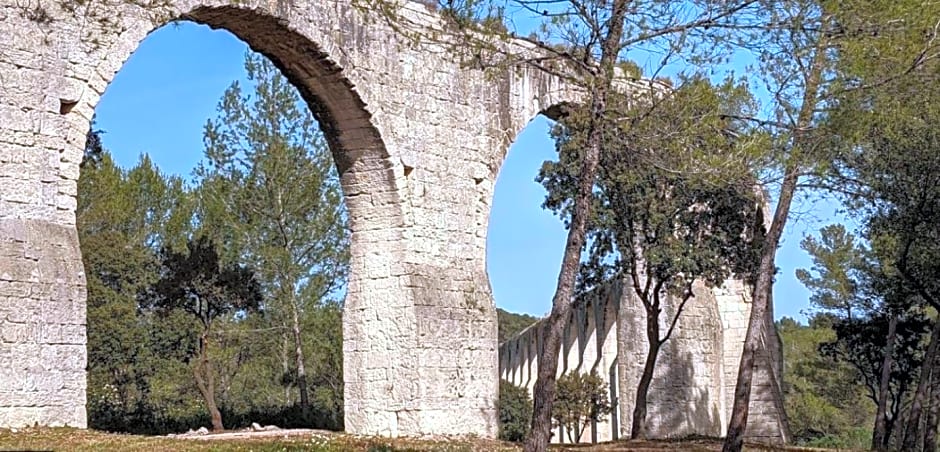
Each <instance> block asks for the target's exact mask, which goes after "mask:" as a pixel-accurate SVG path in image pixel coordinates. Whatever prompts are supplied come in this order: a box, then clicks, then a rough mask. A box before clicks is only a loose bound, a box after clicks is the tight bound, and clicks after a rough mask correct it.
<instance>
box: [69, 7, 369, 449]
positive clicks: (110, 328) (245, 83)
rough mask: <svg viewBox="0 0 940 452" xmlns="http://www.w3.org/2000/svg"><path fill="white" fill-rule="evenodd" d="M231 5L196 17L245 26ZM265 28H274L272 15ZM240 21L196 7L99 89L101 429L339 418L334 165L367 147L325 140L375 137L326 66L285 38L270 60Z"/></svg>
mask: <svg viewBox="0 0 940 452" xmlns="http://www.w3.org/2000/svg"><path fill="white" fill-rule="evenodd" d="M231 13H232V11H230V10H224V9H223V10H222V11H212V12H211V13H207V12H206V10H204V9H198V10H197V12H196V14H194V15H193V18H194V19H195V18H199V19H202V20H201V21H202V22H209V23H212V24H215V25H216V26H218V27H223V28H224V27H225V23H226V22H225V21H235V22H237V23H238V24H239V25H238V26H239V27H244V28H250V27H249V26H248V25H245V23H250V22H251V20H252V19H251V17H244V16H242V15H239V14H234V15H233V14H231ZM200 14H203V15H202V16H200ZM206 14H208V15H206ZM212 14H218V17H221V18H222V19H219V18H217V17H216V16H214V15H212ZM239 21H240V22H239ZM220 23H221V24H222V25H220ZM254 26H257V27H266V29H267V30H268V31H269V35H277V34H278V33H277V31H278V30H277V29H276V28H275V27H273V26H272V24H270V23H266V22H265V21H264V20H263V19H262V20H261V21H260V23H257V24H254ZM234 31H235V32H237V33H242V36H245V33H247V32H245V31H244V30H243V29H241V28H237V27H236V30H234ZM269 35H266V36H269ZM237 36H238V35H237V34H236V33H232V32H230V31H227V30H216V31H212V30H210V29H209V28H208V27H205V26H203V25H197V24H195V23H193V22H192V21H189V22H183V23H181V24H180V25H178V26H172V27H164V28H162V29H160V30H158V31H157V32H156V33H153V34H150V35H149V37H148V38H147V40H146V41H145V42H144V43H143V44H142V45H141V46H140V48H139V50H138V51H137V52H135V54H134V56H133V57H132V58H131V59H130V60H129V61H128V63H127V64H125V65H124V67H123V68H122V70H121V72H120V74H119V76H118V77H117V80H116V82H115V83H113V84H112V85H111V86H110V87H109V88H108V91H107V92H106V93H105V95H104V97H103V101H102V102H101V104H99V105H98V107H99V108H98V110H99V112H100V113H101V114H100V115H98V116H97V120H96V123H95V125H94V128H95V129H100V130H102V131H103V134H97V135H95V134H93V135H91V136H90V138H91V142H90V143H89V145H90V146H88V147H87V149H86V155H85V157H84V161H83V163H82V170H81V173H82V174H81V176H80V180H79V183H78V187H79V189H78V202H77V211H76V217H77V218H76V220H77V221H76V226H77V229H78V235H79V239H80V241H81V246H82V257H83V261H84V264H85V265H84V266H85V273H86V275H87V283H88V291H87V294H88V295H87V307H88V310H87V325H88V365H87V369H88V386H87V391H88V397H87V400H88V401H87V413H88V424H89V426H90V427H92V428H95V429H101V430H110V431H131V432H135V433H150V434H153V433H167V432H179V431H186V430H187V429H198V428H200V427H210V426H211V427H212V428H213V429H220V428H226V429H231V428H244V427H249V426H251V425H252V424H253V423H258V424H260V425H272V424H273V425H278V426H281V427H317V428H328V429H334V430H338V429H342V428H343V371H342V356H343V355H342V334H341V329H342V325H341V322H342V321H341V316H342V301H343V298H344V294H345V291H346V280H347V268H348V258H347V257H346V256H348V251H349V250H348V235H349V234H348V232H347V222H346V218H345V213H344V208H343V199H342V193H341V189H340V186H339V185H340V183H339V180H338V178H337V175H336V170H337V168H339V169H340V170H344V171H345V173H346V175H347V176H351V175H353V174H354V173H355V169H354V168H353V167H354V166H355V165H356V164H357V163H356V160H357V158H356V157H355V156H349V157H346V158H345V160H343V161H342V162H341V163H339V164H338V165H334V163H333V159H332V158H331V151H333V152H332V154H333V155H344V156H345V154H342V151H337V150H338V149H339V150H346V149H349V147H350V146H363V145H364V144H362V143H357V142H356V139H349V138H348V137H346V139H344V138H343V136H342V133H341V130H342V127H343V125H341V123H338V122H337V120H336V119H335V115H332V114H330V111H329V109H328V108H327V107H325V106H323V105H322V103H321V102H320V101H319V98H318V97H317V96H316V95H315V94H312V93H313V92H314V91H316V90H318V89H321V85H329V84H330V83H331V81H332V79H330V78H328V77H327V78H324V77H323V76H319V78H317V77H315V76H310V78H309V80H304V79H302V78H301V77H299V76H297V74H298V73H299V72H298V71H301V70H307V71H308V72H311V71H313V69H303V67H305V66H310V65H311V64H313V63H311V62H310V61H300V62H291V60H290V58H298V59H301V60H303V59H304V58H303V57H301V56H300V55H286V54H285V53H283V52H279V51H278V50H277V49H275V52H279V53H278V55H279V56H280V57H281V58H282V60H278V61H277V62H273V61H269V60H267V59H265V57H264V56H261V55H260V54H257V53H254V52H250V51H248V49H247V46H246V43H245V41H240V40H239V38H238V37H237ZM248 36H250V35H248ZM275 37H277V36H275ZM279 38H280V39H282V40H288V39H291V38H290V37H289V36H280V37H279ZM249 39H251V38H249ZM294 39H295V40H297V39H302V38H299V37H296V36H295V37H294ZM181 44H188V45H187V47H186V48H184V49H180V48H179V47H180V45H181ZM252 44H254V43H252ZM294 44H295V45H299V44H297V43H294ZM266 45H267V43H266V42H261V43H260V44H259V45H258V46H256V47H262V48H267V47H265V46H266ZM300 50H301V51H303V50H304V49H300ZM306 50H307V51H310V50H311V49H310V48H307V49H306ZM314 56H315V57H318V58H322V56H318V55H314ZM226 58H231V59H234V61H225V59H226ZM284 58H287V60H283V59H284ZM186 59H188V60H189V61H190V63H191V62H193V61H201V62H205V63H207V64H221V65H223V66H224V65H226V63H228V64H229V65H230V66H231V67H228V68H223V69H222V70H220V71H217V72H213V71H212V70H207V69H205V68H204V67H201V65H198V64H197V65H192V66H189V67H186V66H185V62H181V61H180V60H186ZM284 61H287V62H284ZM313 62H314V63H316V62H318V60H313ZM318 64H319V63H318ZM154 65H157V66H163V67H161V68H159V69H160V70H158V71H157V73H153V72H154V68H153V67H148V66H154ZM275 65H276V66H275ZM174 66H175V67H174ZM239 66H243V67H242V68H239ZM161 70H165V72H162V73H160V71H161ZM290 71H293V72H290ZM287 74H293V76H292V77H288V76H287ZM200 77H208V78H211V79H212V80H209V81H201V82H200V81H198V79H199V78H200ZM333 78H337V77H336V76H335V74H334V75H333ZM324 80H325V81H324ZM301 83H302V84H301ZM344 83H347V84H348V82H344ZM298 85H300V86H303V87H305V89H306V91H304V90H298V89H296V88H295V87H296V86H298ZM193 88H195V89H197V90H205V91H208V92H207V93H195V92H191V91H190V92H188V93H187V92H186V90H192V89H193ZM323 89H325V88H323ZM332 89H334V90H335V89H336V87H335V86H334V87H333V88H332ZM148 90H150V94H151V97H150V98H147V97H146V96H147V94H148ZM174 91H176V92H182V93H183V94H182V95H176V96H174V95H168V94H169V93H172V92H174ZM298 91H299V93H298ZM122 98H123V99H124V100H126V101H128V102H123V103H122V102H120V101H121V100H122ZM335 98H341V95H339V94H335V95H334V99H335ZM141 105H145V106H146V108H139V107H140V106H141ZM313 106H316V107H313ZM142 110H143V113H154V112H156V113H157V114H158V115H161V116H162V117H161V118H152V117H151V118H148V117H146V115H143V114H141V113H142ZM190 110H193V111H198V112H199V113H195V114H190ZM311 110H312V111H313V113H310V111H311ZM360 110H361V109H360ZM199 114H201V115H202V117H198V115H199ZM345 114H347V115H350V114H349V113H345ZM362 114H364V115H365V114H367V113H365V112H364V110H362ZM176 116H180V118H177V117H176ZM314 116H316V118H317V119H320V123H321V124H325V125H321V126H320V127H317V121H316V119H314ZM322 118H327V119H328V121H329V122H324V120H323V119H322ZM161 126H162V127H161ZM147 129H151V130H147ZM320 129H324V130H323V131H322V132H321V131H320ZM111 131H114V133H115V135H114V136H113V138H114V139H112V137H111V136H109V135H110V132H111ZM151 131H152V132H154V133H152V134H150V133H149V132H151ZM174 134H179V135H181V137H180V139H178V140H172V139H168V137H169V136H172V135H174ZM128 135H129V136H128ZM357 139H358V140H360V141H361V140H363V139H364V137H363V136H360V137H358V138H357ZM327 141H329V144H327ZM95 145H100V146H99V147H98V148H97V149H95ZM109 150H110V151H111V152H113V153H114V154H112V153H111V152H109ZM161 150H162V151H163V152H160V151H161ZM141 151H149V154H150V155H146V154H144V155H142V156H140V157H139V158H138V157H137V155H138V152H141ZM112 155H117V156H120V157H122V159H121V160H124V161H125V165H124V167H123V168H122V167H121V166H120V165H117V164H115V163H114V157H112ZM180 160H186V161H187V162H186V163H183V162H180ZM163 168H165V169H163ZM348 179H349V178H348V177H347V180H348ZM122 250H123V252H122Z"/></svg>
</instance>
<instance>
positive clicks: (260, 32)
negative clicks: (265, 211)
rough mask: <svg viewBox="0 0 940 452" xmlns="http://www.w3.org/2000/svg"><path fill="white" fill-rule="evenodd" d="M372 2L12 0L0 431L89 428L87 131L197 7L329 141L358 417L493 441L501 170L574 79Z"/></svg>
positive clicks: (4, 26)
mask: <svg viewBox="0 0 940 452" xmlns="http://www.w3.org/2000/svg"><path fill="white" fill-rule="evenodd" d="M367 10H368V9H367V8H357V7H354V6H353V5H351V4H350V2H349V1H348V0H346V1H334V0H292V1H290V2H287V1H284V0H238V1H227V0H226V1H219V0H0V426H6V427H18V426H25V425H32V424H34V423H38V424H40V425H51V426H56V425H71V426H76V427H84V426H85V425H86V422H87V421H86V415H85V397H86V394H85V364H86V351H85V341H86V339H85V277H84V271H83V268H82V261H81V252H80V249H79V243H78V238H77V233H76V229H75V206H76V199H75V196H76V181H77V179H78V176H79V163H80V160H81V158H82V150H83V148H84V144H85V136H86V133H87V132H88V129H89V123H90V121H91V118H92V116H93V114H94V109H95V105H96V104H97V103H98V100H99V99H100V97H101V95H102V93H104V91H105V89H107V87H108V84H109V83H110V82H111V80H112V79H113V77H114V76H115V74H116V73H117V71H118V70H120V68H121V66H122V64H123V63H124V61H125V60H127V58H128V57H129V56H130V54H131V53H132V52H133V51H134V50H135V49H136V48H137V46H138V44H139V43H140V41H141V40H142V39H144V37H146V35H147V34H148V33H150V32H151V31H153V30H155V29H156V28H159V27H161V26H163V25H165V24H167V23H168V22H170V21H173V20H189V21H193V22H197V23H201V24H205V25H208V26H210V27H213V28H222V29H226V30H228V31H230V32H232V33H233V34H235V35H236V36H238V37H239V38H241V39H242V40H244V41H245V42H247V43H248V45H249V46H251V48H252V49H254V50H256V51H258V52H260V53H262V54H264V55H266V56H267V57H268V58H270V59H271V60H272V61H273V62H274V63H275V64H276V65H277V66H278V67H280V68H281V69H282V71H283V72H284V74H285V75H286V76H287V78H288V79H289V80H290V81H291V82H292V83H293V84H294V85H295V86H296V87H297V88H298V89H299V90H300V92H301V94H302V95H303V97H304V98H305V99H306V100H307V101H308V103H309V104H310V107H311V109H312V110H313V111H314V113H315V114H316V116H317V118H318V119H319V120H320V124H321V127H322V129H323V130H324V132H325V133H326V135H327V139H328V140H329V142H330V145H331V149H332V151H333V154H334V160H335V161H336V164H337V167H338V169H339V174H340V177H341V184H342V187H343V190H344V193H345V196H346V205H347V208H348V212H349V218H350V227H351V230H352V238H351V262H350V272H351V273H350V279H349V285H348V295H347V298H346V302H345V312H344V316H343V336H344V339H343V341H344V342H343V353H344V372H345V374H344V380H345V404H346V405H345V422H346V429H347V431H349V432H351V433H356V434H374V435H387V436H399V435H424V434H438V435H440V434H445V435H446V434H460V435H463V434H476V435H480V436H483V437H493V436H495V434H496V396H497V381H498V378H499V366H498V362H497V344H496V337H497V335H496V314H495V309H494V306H493V301H492V296H491V293H490V287H489V282H488V279H487V276H486V268H485V251H486V230H487V223H488V220H489V214H490V207H491V203H492V198H493V185H494V182H495V180H496V175H497V173H498V171H499V168H500V165H501V164H502V162H503V159H504V157H505V155H506V151H507V149H508V147H509V145H510V144H511V142H512V141H513V139H514V138H515V136H516V134H517V133H518V132H520V131H521V130H522V129H523V128H524V127H525V125H526V124H527V123H528V122H529V121H530V120H531V119H533V118H534V117H535V116H536V115H538V114H539V113H542V112H547V111H549V110H551V109H552V108H553V107H557V106H559V105H561V104H564V103H571V102H576V101H577V100H578V92H577V91H576V90H574V89H573V88H572V87H570V86H566V85H565V84H564V83H563V82H562V81H561V79H559V78H555V77H553V76H550V75H548V74H546V73H544V72H540V71H539V70H537V69H535V68H533V67H530V66H525V65H517V66H505V65H503V66H500V67H501V69H498V70H497V69H488V70H486V71H484V70H481V69H478V67H479V65H474V64H468V63H467V61H468V58H467V55H460V54H458V53H459V52H455V51H454V50H453V48H452V47H450V46H447V45H444V44H442V43H441V42H440V41H435V40H433V39H425V40H422V39H414V38H415V32H418V33H426V34H427V35H428V36H431V35H434V36H437V35H439V34H440V33H439V32H440V30H443V29H445V24H444V23H443V22H442V20H441V19H440V18H439V17H437V16H435V15H433V14H430V13H428V12H427V9H426V8H425V7H423V6H421V5H419V4H417V3H406V4H404V5H403V6H402V8H401V10H400V11H399V12H398V14H399V15H400V17H402V18H404V19H406V20H404V21H403V22H405V23H406V25H403V26H402V27H403V28H404V30H402V29H393V28H391V27H390V26H389V25H388V22H387V21H384V20H383V19H382V18H379V17H373V15H372V14H371V13H367V12H366V11H367ZM409 27H410V28H409ZM495 45H496V47H500V48H503V49H507V50H511V51H512V52H511V53H518V52H520V51H530V48H529V47H527V46H526V44H524V43H522V42H499V43H496V44H495ZM466 52H470V50H467V51H466ZM466 52H464V53H466ZM628 88H629V87H628ZM139 108H142V109H144V108H148V106H147V105H140V106H139ZM624 340H629V338H626V339H624Z"/></svg>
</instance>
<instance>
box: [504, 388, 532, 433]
mask: <svg viewBox="0 0 940 452" xmlns="http://www.w3.org/2000/svg"><path fill="white" fill-rule="evenodd" d="M498 411H499V439H501V440H503V441H513V442H520V441H522V440H523V439H525V437H526V435H527V434H528V433H529V423H530V422H531V421H532V399H531V398H530V397H529V391H528V390H526V389H525V388H523V387H520V386H516V385H514V384H512V383H510V382H508V381H506V380H500V381H499V404H498Z"/></svg>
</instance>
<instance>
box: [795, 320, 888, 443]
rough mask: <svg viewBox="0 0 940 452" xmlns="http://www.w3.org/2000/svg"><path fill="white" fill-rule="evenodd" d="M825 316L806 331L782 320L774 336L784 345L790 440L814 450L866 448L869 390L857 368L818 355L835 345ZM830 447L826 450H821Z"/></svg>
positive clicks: (871, 405)
mask: <svg viewBox="0 0 940 452" xmlns="http://www.w3.org/2000/svg"><path fill="white" fill-rule="evenodd" d="M826 320H827V318H826V317H817V318H816V320H814V321H813V322H811V323H810V325H809V326H805V325H800V324H799V323H797V322H796V321H794V320H792V319H789V318H786V317H785V318H783V319H781V320H780V321H779V322H778V323H777V331H778V332H779V333H780V336H781V339H782V342H783V357H784V360H785V365H784V375H783V379H784V398H785V406H786V409H787V417H788V418H789V419H790V429H791V431H792V433H793V437H794V441H795V442H796V443H798V444H803V445H817V446H819V447H852V448H858V447H867V445H868V442H869V441H870V440H871V436H870V435H871V430H870V427H869V428H868V430H867V434H866V436H864V438H862V439H861V441H860V442H857V441H858V440H859V435H858V433H857V432H858V431H859V430H862V431H865V430H864V429H862V428H861V426H867V424H869V422H870V420H871V419H872V417H873V416H874V403H873V402H872V401H871V400H869V397H870V392H869V391H868V388H866V387H865V386H864V385H862V384H861V381H860V379H859V376H858V373H857V371H856V369H855V368H854V367H852V366H850V365H849V364H848V363H846V362H844V361H837V360H834V359H832V358H830V357H828V356H825V355H823V354H820V352H819V347H820V346H822V345H824V344H826V343H829V342H832V341H834V340H835V336H836V335H835V332H834V331H833V330H832V328H831V327H830V326H829V325H828V324H827V323H828V322H827V321H826ZM824 444H830V445H831V446H823V445H824Z"/></svg>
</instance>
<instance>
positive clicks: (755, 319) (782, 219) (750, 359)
mask: <svg viewBox="0 0 940 452" xmlns="http://www.w3.org/2000/svg"><path fill="white" fill-rule="evenodd" d="M827 47H828V44H827V43H826V42H825V41H824V40H820V41H819V42H818V43H817V44H816V52H815V54H814V55H813V62H812V65H811V66H810V67H809V69H808V70H809V72H808V73H807V74H806V82H805V86H804V91H803V102H802V104H801V105H800V113H799V116H798V118H797V123H796V127H795V128H794V131H793V149H792V150H791V153H790V156H789V158H790V160H789V161H788V162H787V163H786V165H785V169H784V174H783V183H782V184H781V185H780V198H779V199H778V200H777V208H776V209H775V210H774V217H773V220H772V222H771V224H770V230H769V231H767V235H766V236H765V237H764V243H763V246H762V247H761V258H760V266H759V267H758V270H757V272H758V273H757V281H756V283H755V285H754V292H753V293H754V296H753V297H752V298H753V301H752V303H751V315H750V318H749V319H748V323H747V333H746V335H745V336H744V350H743V351H742V353H741V364H740V366H739V367H738V378H737V382H736V384H735V387H734V402H733V403H732V407H731V419H730V421H729V423H728V436H726V437H725V442H724V445H723V447H722V452H741V450H742V449H743V448H744V431H745V429H746V428H747V417H748V410H749V408H750V406H749V405H750V401H751V383H752V379H753V377H754V364H755V361H756V360H755V358H756V356H757V353H758V351H759V350H760V346H761V337H762V336H763V335H764V324H765V321H766V319H765V316H766V314H767V310H768V305H769V298H770V294H771V291H772V290H773V283H774V275H775V274H776V273H777V266H776V258H777V247H778V246H780V237H781V236H782V235H783V228H784V226H786V223H787V217H788V216H789V215H790V204H791V203H792V202H793V196H794V195H795V194H796V189H797V186H798V183H799V179H800V174H801V172H802V171H803V167H802V165H801V164H800V155H799V153H800V152H801V147H802V146H805V145H806V143H804V141H805V131H806V130H807V129H808V128H809V126H810V125H811V124H812V121H813V113H814V112H815V110H816V104H817V102H818V94H819V85H820V80H821V79H822V71H823V65H824V63H825V61H826V53H825V50H826V48H827Z"/></svg>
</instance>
